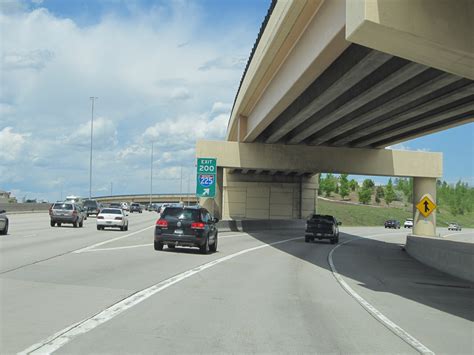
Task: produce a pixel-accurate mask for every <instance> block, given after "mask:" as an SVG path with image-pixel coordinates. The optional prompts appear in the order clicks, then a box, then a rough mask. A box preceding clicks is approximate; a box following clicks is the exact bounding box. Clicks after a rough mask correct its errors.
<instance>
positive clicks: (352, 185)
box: [349, 179, 359, 191]
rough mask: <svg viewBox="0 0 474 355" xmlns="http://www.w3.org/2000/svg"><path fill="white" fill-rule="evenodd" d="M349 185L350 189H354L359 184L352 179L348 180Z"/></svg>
mask: <svg viewBox="0 0 474 355" xmlns="http://www.w3.org/2000/svg"><path fill="white" fill-rule="evenodd" d="M349 187H350V188H351V191H355V190H357V189H358V188H359V184H358V183H357V181H355V180H354V179H352V180H351V181H349Z"/></svg>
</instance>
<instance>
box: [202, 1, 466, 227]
mask: <svg viewBox="0 0 474 355" xmlns="http://www.w3.org/2000/svg"><path fill="white" fill-rule="evenodd" d="M473 20H474V3H473V2H472V1H469V0H459V1H443V0H429V1H428V0H409V1H408V0H400V1H387V0H331V1H322V0H285V1H273V2H272V4H271V6H270V9H269V11H268V14H267V16H266V18H265V20H264V23H263V25H262V28H261V30H260V33H259V34H258V38H257V41H256V43H255V45H254V48H253V50H252V53H251V56H250V58H249V61H248V64H247V67H246V69H245V72H244V75H243V78H242V81H241V83H240V87H239V90H238V92H237V95H236V98H235V101H234V106H233V109H232V113H231V117H230V120H229V124H228V128H227V137H226V140H225V141H219V142H209V141H198V143H197V148H196V153H197V156H198V157H216V158H217V165H218V174H217V185H218V188H217V190H216V198H215V199H214V200H208V201H202V203H204V204H207V205H211V204H215V206H214V208H215V209H216V211H219V213H220V214H221V216H222V217H223V218H224V219H236V218H239V219H240V218H270V219H272V218H302V217H306V216H307V215H308V214H310V213H312V212H314V211H315V210H316V209H317V187H318V186H317V175H315V174H317V173H319V172H334V173H349V174H361V175H384V176H403V177H413V178H414V194H413V196H414V199H415V201H418V200H420V199H421V198H422V197H423V196H425V195H428V197H430V198H431V199H432V200H434V201H435V200H436V179H437V178H439V177H441V176H442V155H441V154H440V153H425V152H407V151H393V150H390V149H386V147H388V146H390V145H392V144H394V143H397V142H402V141H405V140H407V139H412V138H415V137H419V136H422V135H426V134H430V133H433V132H436V131H440V130H444V129H448V128H450V127H454V126H458V125H462V124H466V123H469V122H473V117H474V82H473V79H474V41H472V23H473ZM414 218H415V226H414V233H415V234H420V235H435V233H436V214H435V213H432V214H430V215H429V216H428V217H427V218H425V217H423V216H422V215H420V214H419V213H418V212H416V211H414Z"/></svg>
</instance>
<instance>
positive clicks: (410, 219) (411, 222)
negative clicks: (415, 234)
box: [403, 218, 413, 228]
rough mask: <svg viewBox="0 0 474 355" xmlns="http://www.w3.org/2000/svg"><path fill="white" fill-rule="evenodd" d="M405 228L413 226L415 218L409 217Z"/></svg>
mask: <svg viewBox="0 0 474 355" xmlns="http://www.w3.org/2000/svg"><path fill="white" fill-rule="evenodd" d="M403 228H413V218H407V219H406V220H405V223H403Z"/></svg>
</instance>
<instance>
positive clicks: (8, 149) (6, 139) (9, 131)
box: [0, 127, 29, 162]
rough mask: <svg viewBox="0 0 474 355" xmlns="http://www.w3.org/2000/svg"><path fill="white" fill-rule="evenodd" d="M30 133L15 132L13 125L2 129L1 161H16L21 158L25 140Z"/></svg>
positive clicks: (0, 137)
mask: <svg viewBox="0 0 474 355" xmlns="http://www.w3.org/2000/svg"><path fill="white" fill-rule="evenodd" d="M28 136H29V134H25V133H23V134H22V133H15V132H13V128H12V127H5V128H4V129H2V130H1V131H0V147H1V148H0V161H6V162H9V161H14V160H15V159H18V158H20V155H21V154H22V151H23V148H24V146H25V140H26V138H27V137H28Z"/></svg>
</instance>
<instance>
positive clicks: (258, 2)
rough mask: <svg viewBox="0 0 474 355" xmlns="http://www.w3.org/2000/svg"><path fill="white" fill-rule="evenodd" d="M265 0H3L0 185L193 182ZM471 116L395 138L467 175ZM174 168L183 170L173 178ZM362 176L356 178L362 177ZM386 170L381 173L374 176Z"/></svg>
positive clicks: (76, 190) (131, 189)
mask: <svg viewBox="0 0 474 355" xmlns="http://www.w3.org/2000/svg"><path fill="white" fill-rule="evenodd" d="M269 4H270V0H234V1H231V0H229V1H222V0H162V1H154V0H135V1H134V0H97V1H92V0H68V1H64V0H1V1H0V36H1V37H0V57H1V63H0V85H1V86H0V189H1V190H6V191H11V192H12V193H13V195H15V196H16V197H17V198H18V199H19V200H21V199H22V198H37V199H39V200H49V201H54V200H57V199H60V198H61V197H64V196H66V195H69V194H75V195H80V196H88V194H89V154H90V120H91V115H92V112H91V100H90V97H91V96H94V97H98V99H97V100H96V101H95V105H94V141H93V157H94V159H93V183H92V195H95V196H100V195H108V194H110V192H111V189H112V192H113V194H138V193H145V194H147V193H149V192H150V161H151V142H154V160H153V169H154V174H153V181H154V183H153V185H154V188H153V191H154V192H155V193H172V192H180V191H181V192H187V191H190V192H191V191H194V189H195V180H194V175H193V174H194V173H195V167H194V164H195V150H194V147H195V142H196V140H197V139H203V138H205V139H223V138H224V137H225V131H226V127H227V122H228V120H229V116H230V111H231V107H232V103H233V101H234V98H235V94H236V92H237V89H238V85H239V82H240V79H241V76H242V74H243V70H244V67H245V63H246V61H247V59H248V57H249V54H250V51H251V49H252V46H253V44H254V42H255V39H256V37H257V34H258V31H259V28H260V25H261V23H262V21H263V18H264V16H265V14H266V12H267V9H268V6H269ZM473 136H474V124H470V125H464V126H461V127H458V128H453V129H450V130H447V131H444V132H440V133H436V134H433V135H430V136H426V137H422V138H418V139H415V140H412V141H408V142H404V143H401V144H397V145H395V146H394V147H392V148H394V149H404V150H423V151H441V152H443V153H444V179H445V180H447V181H449V182H456V181H457V180H459V179H462V180H463V181H466V182H468V183H470V184H471V185H473V184H474V172H473V170H474V169H473V149H474V147H473V144H474V143H473ZM181 177H182V178H181ZM362 178H363V177H356V179H362ZM374 179H375V180H376V181H382V182H383V181H385V180H384V178H374Z"/></svg>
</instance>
